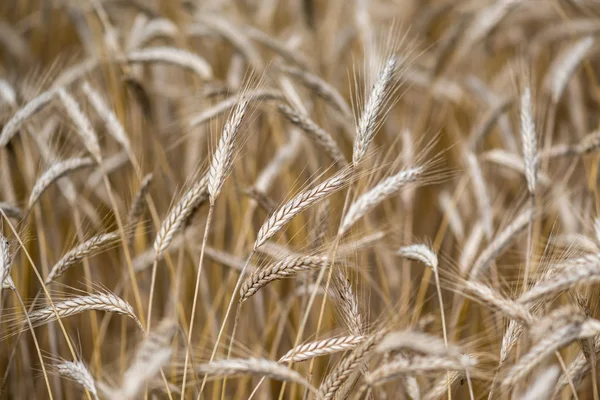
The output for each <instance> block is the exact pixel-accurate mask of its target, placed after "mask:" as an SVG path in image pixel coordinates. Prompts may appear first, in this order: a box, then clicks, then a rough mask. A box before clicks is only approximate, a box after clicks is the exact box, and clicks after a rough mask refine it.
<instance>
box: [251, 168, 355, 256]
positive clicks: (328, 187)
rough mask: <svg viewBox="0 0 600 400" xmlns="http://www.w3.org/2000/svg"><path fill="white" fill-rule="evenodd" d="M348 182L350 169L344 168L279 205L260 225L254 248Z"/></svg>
mask: <svg viewBox="0 0 600 400" xmlns="http://www.w3.org/2000/svg"><path fill="white" fill-rule="evenodd" d="M347 183H348V170H342V171H341V172H340V173H338V174H336V175H334V176H333V177H331V178H329V179H327V180H326V181H324V182H322V183H321V184H319V185H317V186H315V187H314V188H312V189H307V190H305V191H303V192H301V193H300V194H298V195H296V196H295V197H294V198H292V199H291V200H290V201H288V202H287V203H285V204H284V205H283V206H281V207H279V208H278V209H277V210H275V212H274V213H273V214H271V216H270V217H269V218H268V219H267V220H266V221H265V222H264V223H263V225H262V226H261V227H260V229H259V231H258V234H257V237H256V241H255V243H254V249H255V250H256V249H258V248H259V247H260V246H262V245H263V244H264V243H265V242H266V241H267V240H269V239H270V238H271V237H273V235H275V234H276V233H277V232H278V231H279V230H280V229H281V228H283V227H284V226H285V225H286V224H287V223H288V222H290V221H291V220H292V218H294V217H295V216H296V215H298V214H299V213H301V212H302V211H304V210H306V209H307V208H308V207H310V206H312V205H313V204H315V203H317V202H318V201H321V200H323V199H324V198H326V197H328V196H329V195H331V194H333V193H335V192H337V191H339V190H340V189H342V188H343V187H345V186H346V184H347Z"/></svg>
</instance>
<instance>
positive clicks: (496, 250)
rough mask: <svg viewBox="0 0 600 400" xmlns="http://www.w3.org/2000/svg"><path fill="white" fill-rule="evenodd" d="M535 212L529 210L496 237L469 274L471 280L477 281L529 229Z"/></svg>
mask: <svg viewBox="0 0 600 400" xmlns="http://www.w3.org/2000/svg"><path fill="white" fill-rule="evenodd" d="M532 215H533V210H532V209H530V208H528V209H527V210H525V211H523V212H522V213H521V214H519V215H518V216H517V217H516V218H515V219H514V221H513V222H512V223H511V224H510V225H509V226H507V227H506V228H505V229H504V230H503V231H502V232H500V233H499V234H497V235H496V237H495V238H494V240H493V241H492V242H491V243H490V244H489V245H488V246H487V247H486V248H485V250H483V251H482V252H481V254H480V255H479V257H478V258H477V260H475V263H474V264H473V268H472V269H471V272H470V273H469V279H475V278H476V277H478V276H479V274H481V273H482V272H483V271H484V270H485V269H486V268H487V266H488V265H489V263H490V262H491V261H492V260H494V259H495V258H496V257H498V256H499V255H500V254H501V253H502V252H503V251H504V250H505V249H506V248H507V247H508V246H509V245H510V244H511V243H512V241H514V240H515V239H516V238H517V236H518V235H519V234H520V233H521V232H522V231H523V230H524V229H525V228H526V227H527V224H528V223H529V221H530V219H531V217H532Z"/></svg>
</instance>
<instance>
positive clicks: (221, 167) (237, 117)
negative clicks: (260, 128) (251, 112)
mask: <svg viewBox="0 0 600 400" xmlns="http://www.w3.org/2000/svg"><path fill="white" fill-rule="evenodd" d="M249 103H250V101H249V100H248V99H247V98H245V97H242V98H241V99H240V100H239V102H238V103H237V104H236V106H235V108H234V109H233V112H232V114H231V116H230V117H229V119H228V120H227V122H226V123H225V127H224V128H223V133H222V134H221V138H220V139H219V144H218V145H217V148H216V149H215V153H214V155H213V158H212V162H211V164H210V168H209V169H208V182H207V187H208V197H209V201H210V204H211V205H213V206H214V204H215V200H216V198H217V196H218V195H219V193H220V192H221V188H222V187H223V183H224V182H225V179H226V176H227V174H228V173H229V171H230V170H231V166H232V165H233V157H234V151H235V144H236V141H237V137H238V135H239V131H240V126H241V124H242V120H243V119H244V115H245V114H246V111H247V110H248V105H249Z"/></svg>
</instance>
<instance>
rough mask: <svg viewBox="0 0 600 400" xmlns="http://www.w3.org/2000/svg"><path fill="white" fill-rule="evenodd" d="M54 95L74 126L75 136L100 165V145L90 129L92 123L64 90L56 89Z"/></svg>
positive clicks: (92, 129)
mask: <svg viewBox="0 0 600 400" xmlns="http://www.w3.org/2000/svg"><path fill="white" fill-rule="evenodd" d="M56 94H57V96H58V99H59V100H60V101H61V103H62V104H63V106H64V108H65V111H66V112H67V115H68V116H69V118H71V120H72V121H73V123H74V124H75V127H76V128H77V130H76V131H77V134H78V135H79V136H80V137H81V140H82V141H83V144H84V146H85V148H86V149H87V151H88V152H89V153H90V154H91V155H92V157H94V160H95V161H96V162H97V163H98V164H100V163H101V162H102V155H101V153H100V143H98V137H97V136H96V132H94V128H92V123H91V122H90V120H89V119H88V117H87V116H86V115H85V114H84V113H83V111H82V110H81V107H80V106H79V104H78V103H77V100H75V99H74V98H73V96H71V95H70V94H69V93H68V92H67V91H66V90H65V89H63V88H60V89H58V90H57V92H56Z"/></svg>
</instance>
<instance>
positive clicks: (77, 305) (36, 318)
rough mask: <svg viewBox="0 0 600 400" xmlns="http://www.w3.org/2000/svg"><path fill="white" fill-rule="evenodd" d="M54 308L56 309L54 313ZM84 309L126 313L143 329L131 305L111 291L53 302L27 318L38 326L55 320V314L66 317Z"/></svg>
mask: <svg viewBox="0 0 600 400" xmlns="http://www.w3.org/2000/svg"><path fill="white" fill-rule="evenodd" d="M54 310H56V313H55V312H54ZM84 311H106V312H110V313H116V314H123V315H127V316H128V317H130V318H131V319H133V320H134V321H135V322H136V324H137V325H138V326H139V327H140V329H142V331H143V327H142V325H141V323H140V321H139V319H138V318H137V316H136V315H135V313H134V311H133V308H132V307H131V305H129V303H127V302H126V301H125V300H123V299H121V298H120V297H117V296H116V295H114V294H112V293H94V294H88V295H86V296H79V297H72V298H70V299H67V300H64V301H61V302H55V303H54V305H53V306H48V307H44V308H41V309H38V310H35V311H32V312H31V313H29V319H30V321H31V324H32V325H33V326H39V325H43V324H46V323H48V322H51V321H54V320H56V318H57V314H58V318H66V317H70V316H72V315H76V314H79V313H82V312H84Z"/></svg>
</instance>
